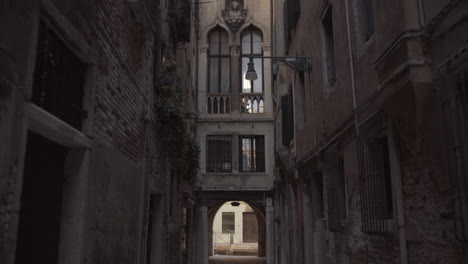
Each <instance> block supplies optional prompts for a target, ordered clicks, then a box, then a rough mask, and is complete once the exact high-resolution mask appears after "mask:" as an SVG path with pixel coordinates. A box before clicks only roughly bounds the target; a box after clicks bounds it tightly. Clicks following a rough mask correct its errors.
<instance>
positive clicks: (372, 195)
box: [359, 112, 393, 234]
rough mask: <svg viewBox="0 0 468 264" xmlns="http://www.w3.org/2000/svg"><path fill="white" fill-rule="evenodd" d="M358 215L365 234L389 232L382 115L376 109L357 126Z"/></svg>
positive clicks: (388, 173) (388, 176) (386, 153)
mask: <svg viewBox="0 0 468 264" xmlns="http://www.w3.org/2000/svg"><path fill="white" fill-rule="evenodd" d="M359 133H360V136H359V173H360V180H361V215H362V227H363V231H364V232H365V233H374V234H382V233H386V232H388V231H389V227H388V226H387V221H386V220H388V219H392V218H393V199H392V184H391V171H390V158H389V148H388V138H387V126H386V118H385V117H384V114H383V112H378V113H377V114H375V115H373V116H372V117H371V118H369V119H368V120H367V121H365V122H364V123H363V124H361V125H360V126H359Z"/></svg>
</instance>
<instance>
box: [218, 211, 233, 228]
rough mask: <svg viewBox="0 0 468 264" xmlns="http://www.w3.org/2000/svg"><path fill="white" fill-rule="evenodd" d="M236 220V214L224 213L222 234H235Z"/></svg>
mask: <svg viewBox="0 0 468 264" xmlns="http://www.w3.org/2000/svg"><path fill="white" fill-rule="evenodd" d="M235 224H236V218H235V213H234V212H223V214H222V224H221V225H222V232H223V233H234V232H235V231H236V225H235Z"/></svg>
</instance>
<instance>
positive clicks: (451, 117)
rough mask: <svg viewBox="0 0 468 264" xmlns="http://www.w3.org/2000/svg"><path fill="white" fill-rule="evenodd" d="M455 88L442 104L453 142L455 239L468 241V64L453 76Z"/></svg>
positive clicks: (451, 88)
mask: <svg viewBox="0 0 468 264" xmlns="http://www.w3.org/2000/svg"><path fill="white" fill-rule="evenodd" d="M453 78H454V79H455V81H454V82H451V83H454V85H451V86H450V88H449V89H450V90H449V96H448V98H447V100H445V101H444V102H443V103H442V106H443V109H444V112H445V115H446V120H447V127H448V133H449V137H448V138H449V141H450V149H449V154H450V159H449V161H450V175H451V178H452V185H453V189H454V196H453V199H452V201H453V203H454V204H453V205H454V212H455V214H454V215H455V228H456V236H457V238H458V239H460V240H464V241H467V240H468V167H467V166H468V154H467V153H468V136H467V134H468V95H467V94H468V65H465V68H464V71H463V70H459V71H458V72H456V73H455V74H454V77H453Z"/></svg>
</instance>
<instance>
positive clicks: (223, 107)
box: [206, 93, 231, 114]
mask: <svg viewBox="0 0 468 264" xmlns="http://www.w3.org/2000/svg"><path fill="white" fill-rule="evenodd" d="M206 104H207V106H206V109H207V113H208V114H229V113H231V94H230V93H216V94H208V95H207V97H206Z"/></svg>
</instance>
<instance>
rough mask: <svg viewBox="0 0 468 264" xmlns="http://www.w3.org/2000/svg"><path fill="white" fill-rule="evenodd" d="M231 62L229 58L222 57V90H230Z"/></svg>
mask: <svg viewBox="0 0 468 264" xmlns="http://www.w3.org/2000/svg"><path fill="white" fill-rule="evenodd" d="M230 66H231V62H230V59H229V58H222V59H221V92H222V93H229V92H230V90H231V89H230V85H229V84H230V80H231V78H230V76H231V67H230Z"/></svg>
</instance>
